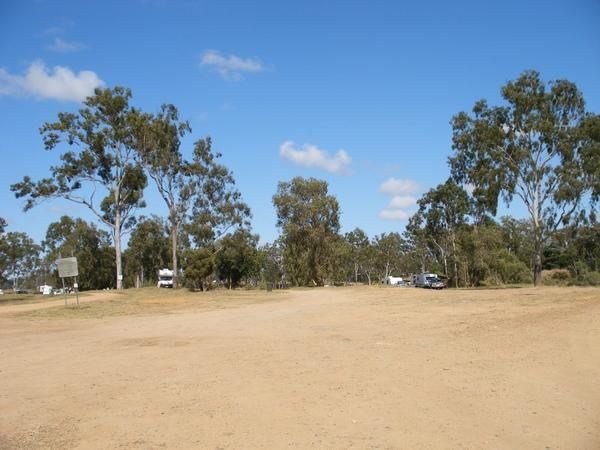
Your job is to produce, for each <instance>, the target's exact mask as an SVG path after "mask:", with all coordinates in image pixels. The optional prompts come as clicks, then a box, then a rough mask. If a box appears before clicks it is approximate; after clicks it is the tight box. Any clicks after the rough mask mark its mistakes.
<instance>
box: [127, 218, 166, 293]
mask: <svg viewBox="0 0 600 450" xmlns="http://www.w3.org/2000/svg"><path fill="white" fill-rule="evenodd" d="M169 257H170V245H169V238H168V234H167V226H166V224H165V223H164V221H163V220H162V219H161V218H160V217H156V216H153V217H149V218H143V219H140V221H139V222H138V223H137V224H136V226H135V229H134V230H133V231H132V232H131V237H130V238H129V243H128V245H127V250H125V266H126V267H125V273H126V274H127V275H128V278H129V280H130V282H131V281H133V283H134V285H135V286H136V287H140V286H144V284H146V283H147V282H151V283H156V281H157V277H158V271H159V269H162V268H164V267H165V265H166V264H167V263H168V261H169ZM132 279H133V280H132Z"/></svg>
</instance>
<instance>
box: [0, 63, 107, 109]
mask: <svg viewBox="0 0 600 450" xmlns="http://www.w3.org/2000/svg"><path fill="white" fill-rule="evenodd" d="M101 86H104V81H102V80H101V79H100V78H99V77H98V75H96V73H95V72H92V71H89V70H82V71H81V72H79V73H77V74H76V73H74V72H73V71H72V70H71V69H69V68H68V67H62V66H55V67H53V68H52V69H48V68H47V67H46V66H45V65H44V63H43V62H41V61H35V62H34V63H32V64H31V65H30V66H29V68H28V69H27V71H26V73H25V75H12V74H10V73H8V72H7V71H6V70H4V69H2V68H0V95H14V96H32V97H36V98H39V99H54V100H61V101H74V102H80V101H83V100H85V98H86V97H88V96H90V95H92V94H93V93H94V89H96V88H97V87H101Z"/></svg>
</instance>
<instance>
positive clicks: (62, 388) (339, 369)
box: [0, 288, 600, 450]
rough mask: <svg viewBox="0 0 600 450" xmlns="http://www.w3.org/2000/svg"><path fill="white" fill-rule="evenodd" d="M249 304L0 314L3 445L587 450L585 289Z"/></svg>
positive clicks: (594, 416)
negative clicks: (128, 312) (149, 311)
mask: <svg viewBox="0 0 600 450" xmlns="http://www.w3.org/2000/svg"><path fill="white" fill-rule="evenodd" d="M165 295H169V294H165ZM196 295H200V296H201V295H202V294H196ZM238 295H245V294H238ZM248 295H250V296H254V297H253V298H256V300H257V303H250V304H249V303H245V304H240V305H239V306H238V307H236V308H227V309H213V310H207V309H203V310H196V309H193V308H191V309H190V308H188V309H183V310H181V309H180V310H176V311H171V312H170V313H165V312H161V313H157V314H154V315H150V316H148V315H144V316H120V317H104V318H101V319H78V320H77V319H70V320H65V319H57V320H48V319H45V320H42V319H39V318H34V319H31V318H29V319H23V318H22V317H13V316H11V314H7V313H4V314H3V313H2V312H1V311H0V448H2V449H5V448H32V449H42V448H44V449H46V448H55V449H68V448H79V449H106V448H134V449H135V448H140V449H163V448H167V449H172V448H203V449H281V448H327V449H329V448H344V449H346V448H359V449H397V448H405V449H446V448H448V449H483V448H485V449H583V450H585V449H590V450H592V449H599V448H600V290H598V289H574V288H573V289H571V288H569V289H567V288H563V289H561V288H553V289H551V288H544V289H538V290H534V289H510V290H497V291H443V292H431V291H425V290H419V289H410V288H405V289H403V288H389V289H385V288H329V289H328V288H323V289H313V290H299V291H292V292H287V293H285V294H281V295H280V297H279V301H269V302H260V301H259V300H260V298H259V297H261V296H263V297H264V296H266V294H258V295H257V294H255V293H254V294H248ZM271 295H279V294H277V293H273V294H271ZM199 298H201V297H199ZM199 301H201V300H199Z"/></svg>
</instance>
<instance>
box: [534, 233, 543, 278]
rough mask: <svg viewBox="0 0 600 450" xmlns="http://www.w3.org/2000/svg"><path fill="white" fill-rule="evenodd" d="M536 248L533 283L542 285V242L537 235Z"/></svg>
mask: <svg viewBox="0 0 600 450" xmlns="http://www.w3.org/2000/svg"><path fill="white" fill-rule="evenodd" d="M535 241H536V242H535V246H534V248H535V250H534V252H535V253H534V255H533V285H534V286H541V285H542V252H543V247H542V242H541V239H539V238H538V237H537V236H536V237H535Z"/></svg>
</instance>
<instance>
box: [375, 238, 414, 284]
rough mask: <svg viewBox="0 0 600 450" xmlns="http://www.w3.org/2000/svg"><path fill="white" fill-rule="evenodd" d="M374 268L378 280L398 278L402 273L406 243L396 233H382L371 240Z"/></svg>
mask: <svg viewBox="0 0 600 450" xmlns="http://www.w3.org/2000/svg"><path fill="white" fill-rule="evenodd" d="M371 245H372V246H373V252H372V253H371V256H372V257H373V258H374V261H373V263H374V266H375V270H376V273H377V275H378V278H379V280H383V279H385V278H387V277H388V276H394V275H395V276H398V275H400V274H401V273H403V272H404V270H403V264H402V262H403V259H404V255H405V254H406V251H407V247H406V242H405V241H404V239H402V236H400V234H398V233H382V234H380V235H378V236H375V237H374V238H373V242H372V244H371Z"/></svg>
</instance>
